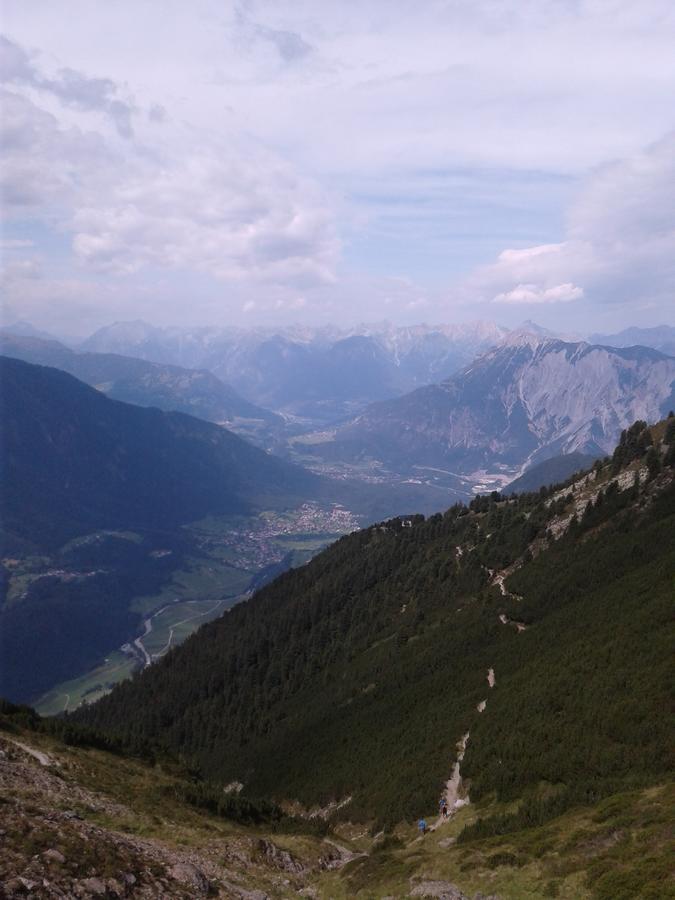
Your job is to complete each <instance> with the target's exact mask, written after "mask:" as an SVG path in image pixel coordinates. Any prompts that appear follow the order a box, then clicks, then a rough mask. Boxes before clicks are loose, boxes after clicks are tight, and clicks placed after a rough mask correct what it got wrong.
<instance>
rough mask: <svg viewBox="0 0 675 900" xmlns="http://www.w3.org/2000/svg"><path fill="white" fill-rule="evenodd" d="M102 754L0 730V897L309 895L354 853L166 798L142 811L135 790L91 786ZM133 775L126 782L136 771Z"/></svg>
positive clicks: (243, 898) (247, 899)
mask: <svg viewBox="0 0 675 900" xmlns="http://www.w3.org/2000/svg"><path fill="white" fill-rule="evenodd" d="M99 756H100V757H103V756H104V755H103V754H96V753H95V752H92V753H85V752H84V751H82V750H75V749H71V748H63V749H62V750H61V749H59V751H58V752H54V751H53V750H46V749H45V748H44V747H42V748H41V749H40V748H38V747H37V746H35V744H34V743H33V744H28V743H27V742H26V738H25V736H22V737H21V740H19V739H18V738H16V737H14V736H9V735H0V898H14V897H35V898H42V897H68V898H71V897H75V898H83V900H84V898H92V897H102V898H122V897H133V898H160V897H161V898H165V897H172V898H173V897H175V898H193V897H200V896H204V897H206V896H214V897H228V898H230V897H231V898H240V900H265V898H267V897H282V896H297V895H298V894H300V895H303V894H304V895H305V896H313V895H316V894H315V892H314V889H313V888H312V887H311V884H310V882H311V881H312V880H313V879H312V875H313V874H319V873H321V872H323V871H329V870H331V869H336V868H339V867H340V866H342V865H343V864H344V863H345V862H347V861H349V860H350V859H351V858H352V854H351V852H350V851H349V850H347V849H346V848H343V847H341V846H339V845H337V844H335V843H334V842H332V841H328V840H321V839H320V838H313V837H309V836H306V837H298V836H294V837H293V838H289V837H288V836H285V835H280V836H279V837H278V838H277V840H273V839H271V838H270V837H267V836H263V835H261V834H258V833H256V832H254V831H253V830H248V831H247V830H246V829H243V828H240V829H236V828H234V827H233V826H230V825H229V824H228V823H225V824H223V826H222V827H220V824H219V823H218V822H217V820H208V819H207V817H204V816H201V817H200V816H199V815H196V816H195V814H194V813H192V812H191V811H189V810H188V811H184V812H185V815H181V810H180V808H178V807H176V806H173V808H172V806H171V803H170V802H169V803H168V805H167V803H166V802H163V805H162V806H161V808H158V809H157V814H156V815H153V814H152V813H150V814H149V815H148V814H147V813H141V814H139V812H138V809H137V804H138V801H139V796H133V797H132V796H130V797H129V801H130V803H133V804H134V806H135V807H136V808H135V809H134V810H132V809H131V807H130V805H127V804H125V803H123V802H120V799H119V798H118V797H116V796H111V795H110V794H109V793H107V792H103V791H99V790H94V789H91V788H90V787H88V786H87V782H89V783H91V782H92V781H96V779H97V778H100V777H101V773H100V771H99V770H98V766H99V764H100V760H99V758H98V757H99ZM108 759H111V758H110V757H108ZM112 760H113V763H112V764H113V767H114V766H115V761H114V758H112ZM120 765H121V767H122V768H123V769H124V772H121V771H120V772H117V773H116V774H115V773H112V776H113V778H114V777H117V779H118V785H120V786H122V785H123V784H124V779H125V778H129V775H130V766H129V764H128V762H126V761H125V762H124V764H123V766H122V764H120ZM138 768H139V771H141V770H142V767H141V766H140V765H139V767H138ZM131 770H133V766H131ZM131 775H132V776H133V778H131V779H130V780H129V784H128V785H127V788H133V783H132V782H133V780H134V779H136V780H137V779H138V773H134V772H133V771H131ZM157 781H158V783H157V784H150V792H151V793H152V792H158V791H159V792H160V793H166V790H165V788H166V787H167V784H168V781H167V784H163V783H161V782H162V778H161V776H159V775H158V776H157ZM143 790H144V791H145V795H142V794H141V795H140V799H141V801H142V803H143V805H145V804H146V803H147V801H148V799H149V797H148V796H147V791H148V787H147V785H145V784H144V788H143ZM153 820H154V821H153ZM134 832H135V833H134ZM284 844H286V845H288V844H291V845H292V846H293V850H291V849H288V847H287V846H282V845H284Z"/></svg>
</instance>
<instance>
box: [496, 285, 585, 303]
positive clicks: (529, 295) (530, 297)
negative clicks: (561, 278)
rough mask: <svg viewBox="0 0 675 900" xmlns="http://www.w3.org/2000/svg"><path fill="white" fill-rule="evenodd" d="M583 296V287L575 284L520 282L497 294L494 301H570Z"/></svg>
mask: <svg viewBox="0 0 675 900" xmlns="http://www.w3.org/2000/svg"><path fill="white" fill-rule="evenodd" d="M583 296H584V292H583V289H582V288H580V287H577V286H576V285H575V284H569V283H568V284H557V285H555V286H554V287H550V288H541V287H538V286H537V285H536V284H519V285H517V286H516V287H515V288H513V290H511V291H506V292H502V293H501V294H497V296H496V297H495V298H494V299H493V303H570V302H571V301H572V300H580V299H581V298H582V297H583Z"/></svg>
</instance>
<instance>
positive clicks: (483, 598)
mask: <svg viewBox="0 0 675 900" xmlns="http://www.w3.org/2000/svg"><path fill="white" fill-rule="evenodd" d="M674 430H675V429H673V427H672V424H670V427H669V428H668V433H667V435H666V440H667V441H669V442H670V443H666V442H664V441H662V438H663V435H664V432H665V426H659V427H658V428H657V429H655V430H653V431H650V430H649V429H647V428H646V426H645V425H644V423H638V424H637V425H636V426H635V428H633V429H631V430H630V432H629V433H628V434H626V435H624V437H623V438H622V442H621V445H620V447H619V448H618V449H617V452H616V454H615V456H614V459H613V461H610V462H608V463H607V464H606V465H605V466H604V467H602V466H597V467H596V469H594V471H593V472H592V473H591V474H590V475H589V476H587V477H586V478H584V479H582V480H579V481H577V482H573V483H572V484H570V485H568V486H567V487H566V488H565V489H563V490H561V491H558V492H554V491H553V490H549V491H546V490H543V491H541V492H540V493H539V494H530V495H520V496H518V497H516V498H512V499H504V498H502V497H500V496H499V495H492V496H491V497H479V498H476V499H475V500H474V501H473V502H472V503H471V504H470V507H469V508H466V507H464V506H461V505H457V506H455V507H453V508H452V509H450V510H448V511H447V513H446V514H445V515H436V516H432V517H431V518H429V519H427V520H424V519H423V517H421V516H420V517H414V518H412V519H399V520H395V521H390V522H387V523H384V524H381V525H378V526H373V527H371V528H368V529H366V530H364V531H361V532H358V533H356V534H353V535H350V536H348V537H345V538H343V539H341V540H340V541H338V542H337V543H336V544H334V545H333V546H331V547H330V548H328V549H327V550H326V551H324V552H323V553H321V554H320V555H319V556H318V557H316V558H315V559H314V560H313V561H312V562H311V563H309V564H308V565H307V566H305V567H303V568H301V569H299V570H295V571H293V572H289V573H287V574H284V575H282V576H281V577H280V578H278V579H277V580H276V581H275V582H273V583H272V584H271V585H269V586H267V587H265V588H264V589H263V590H261V591H260V592H259V593H258V594H257V595H256V596H255V597H253V598H252V600H250V601H249V602H248V603H246V604H243V605H241V606H239V607H237V608H235V609H234V610H233V611H232V612H231V613H229V614H228V615H227V616H225V617H224V618H222V619H220V620H218V621H216V622H214V623H212V624H211V625H208V626H206V627H205V628H203V629H202V630H201V631H200V632H199V634H198V636H197V637H193V638H192V639H190V640H189V641H188V642H187V643H186V644H184V645H183V646H182V647H181V648H179V649H178V650H176V651H175V652H173V653H171V654H169V655H168V656H167V657H166V658H165V659H164V660H162V661H161V662H160V663H159V664H157V665H156V666H153V667H152V668H150V669H149V670H147V671H145V672H144V673H143V674H142V676H141V677H138V678H136V679H134V680H133V681H132V682H129V683H127V684H125V685H122V686H121V687H119V688H118V689H116V690H115V691H114V692H113V693H112V694H111V695H110V696H108V697H107V698H105V699H103V700H102V701H101V702H99V703H97V704H96V705H95V706H93V707H91V708H89V709H87V710H85V711H83V712H82V713H80V714H79V718H81V719H82V720H83V721H86V722H88V723H91V724H93V725H96V726H97V727H100V728H102V729H106V730H108V731H110V732H113V733H115V734H117V735H120V736H121V737H122V738H123V740H124V741H126V742H127V743H128V745H129V746H131V747H133V746H140V745H141V744H143V743H144V742H146V741H150V742H154V743H157V744H159V745H161V746H164V747H166V748H169V749H172V750H175V751H180V752H181V753H183V754H185V756H186V758H188V759H190V760H192V761H193V762H194V763H196V764H198V765H199V766H200V768H201V770H202V771H203V772H204V773H205V774H206V775H207V776H208V777H209V778H212V779H214V780H216V781H221V782H227V781H231V780H234V779H236V780H239V781H242V782H243V783H244V784H245V785H246V789H247V790H249V791H250V792H252V793H253V794H255V795H259V796H266V797H271V798H274V799H277V800H283V799H288V798H297V799H299V800H300V801H302V802H303V803H305V804H312V803H315V802H319V803H325V802H328V801H340V800H346V799H347V798H351V799H350V800H349V802H347V803H345V805H344V806H343V807H342V809H341V811H340V815H342V816H344V817H345V818H349V819H350V820H352V821H353V820H357V819H362V820H370V821H372V820H373V819H375V820H376V821H379V822H382V823H388V824H389V825H393V824H394V823H396V822H398V821H400V820H410V819H412V818H414V817H416V816H417V815H419V814H420V812H425V813H427V814H429V812H430V810H433V809H434V807H435V805H436V801H437V798H438V796H439V794H440V792H441V788H442V785H443V784H444V782H445V781H446V780H447V779H448V777H449V775H450V771H451V769H452V765H453V763H454V760H455V754H456V751H455V746H456V744H457V742H458V741H459V739H460V738H461V736H462V735H464V734H465V733H466V732H469V733H470V738H469V740H468V746H467V751H466V757H465V759H464V761H463V763H462V776H463V778H464V779H467V782H468V783H469V784H470V795H471V798H472V800H476V801H481V800H487V799H489V798H491V797H492V798H494V799H495V800H497V801H499V802H509V801H513V800H517V799H521V800H522V799H523V798H527V797H529V798H530V799H529V800H528V801H527V802H526V803H524V805H522V806H521V807H520V811H519V815H520V818H518V817H517V816H513V817H512V818H511V819H509V818H508V817H506V819H504V820H501V819H495V820H492V819H490V820H488V821H485V822H483V823H482V824H481V825H480V826H476V828H477V829H478V830H479V831H480V834H483V835H489V834H492V833H508V832H509V831H512V830H515V829H518V828H521V827H523V825H524V824H537V823H542V822H545V821H546V820H547V819H549V818H551V817H553V816H556V815H559V814H560V813H561V812H563V811H564V810H566V809H568V808H572V807H573V806H575V805H576V804H579V803H581V804H584V803H589V802H595V801H597V800H598V799H599V798H601V797H603V796H607V795H609V794H611V793H613V792H616V791H618V790H625V789H634V788H638V787H641V786H645V785H649V784H654V783H658V782H659V781H661V780H663V779H665V778H667V776H668V774H669V773H670V772H672V768H671V764H672V760H671V759H670V758H669V754H668V749H669V746H670V745H671V744H672V741H671V740H669V739H670V738H671V737H672V734H671V730H670V728H669V725H668V721H667V719H666V717H665V714H664V711H665V710H666V709H667V708H668V696H667V691H668V683H669V679H668V660H669V658H670V656H669V649H672V637H673V635H672V631H669V626H668V621H669V615H670V613H671V612H672V600H673V573H675V545H673V541H672V535H673V533H675V486H674V484H673V443H672V442H673V439H674V437H675V436H674V435H673V431H674ZM654 442H656V443H655V445H654ZM584 510H585V511H584ZM490 670H492V674H494V677H495V680H496V683H495V684H494V687H490V685H489V683H488V673H489V672H490ZM482 701H487V706H486V708H485V709H484V711H482V712H480V711H479V709H478V707H479V705H481V704H482ZM469 780H470V781H469ZM542 785H548V786H549V787H548V788H547V789H546V790H544V792H543V794H541V793H540V789H541V787H542ZM528 804H529V805H528ZM481 829H482V830H481ZM476 833H478V832H476ZM468 836H470V834H468V835H467V837H468Z"/></svg>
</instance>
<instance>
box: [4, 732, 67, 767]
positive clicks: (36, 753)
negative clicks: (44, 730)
mask: <svg viewBox="0 0 675 900" xmlns="http://www.w3.org/2000/svg"><path fill="white" fill-rule="evenodd" d="M5 740H6V741H8V742H9V743H10V744H14V746H15V747H18V748H19V749H20V750H23V752H24V753H27V754H28V755H29V756H32V757H33V759H36V760H37V761H38V762H39V763H40V765H41V766H55V765H56V766H57V765H58V763H57V762H56V760H54V759H52V758H51V756H49V755H48V754H47V753H43V752H42V750H36V749H35V748H34V747H29V746H28V744H24V743H22V741H16V740H14V738H9V737H5Z"/></svg>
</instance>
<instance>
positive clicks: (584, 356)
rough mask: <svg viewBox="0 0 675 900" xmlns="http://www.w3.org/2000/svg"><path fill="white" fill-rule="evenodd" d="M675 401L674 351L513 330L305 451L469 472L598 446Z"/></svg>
mask: <svg viewBox="0 0 675 900" xmlns="http://www.w3.org/2000/svg"><path fill="white" fill-rule="evenodd" d="M673 406H675V358H672V357H668V356H666V355H664V354H662V353H660V352H658V351H656V350H651V349H649V348H646V347H630V348H624V349H615V348H609V347H602V346H598V345H593V344H588V343H584V342H577V343H569V342H565V341H561V340H557V339H549V338H545V339H541V338H540V337H538V336H536V335H531V334H529V333H527V332H515V333H513V334H512V335H509V336H508V337H507V338H506V339H505V340H504V341H502V342H501V344H500V345H499V346H497V347H495V348H494V349H492V350H490V351H488V352H487V353H486V354H484V355H483V356H482V357H480V358H478V359H477V360H475V361H474V362H472V363H471V364H470V365H469V366H467V367H466V368H464V369H463V370H462V371H461V372H459V373H458V374H457V375H455V376H453V377H452V378H450V379H448V380H446V381H444V382H443V383H441V384H439V385H432V386H429V387H424V388H421V389H419V390H417V391H414V392H412V393H410V394H407V395H405V396H403V397H400V398H397V399H395V400H390V401H387V402H384V403H378V404H373V405H372V406H370V407H369V408H368V409H367V410H365V412H363V413H362V414H361V415H360V416H358V417H357V418H355V419H353V420H352V421H351V422H349V423H347V424H345V425H343V426H342V427H340V428H338V429H337V430H336V431H335V432H334V433H333V434H332V435H330V439H326V440H324V441H323V443H316V444H315V445H314V446H313V447H312V452H314V453H315V454H317V455H321V456H323V457H324V458H326V459H339V460H354V459H362V458H364V457H373V458H375V459H379V460H381V461H382V462H384V463H385V464H386V465H389V466H390V467H393V468H395V469H397V470H399V471H400V470H403V469H404V468H405V467H406V466H412V465H426V466H447V467H449V468H451V469H453V470H456V471H458V472H464V473H469V472H471V471H474V470H477V469H481V468H490V467H494V466H499V465H504V466H522V465H525V464H532V463H534V462H538V461H541V460H543V459H546V458H548V457H551V456H556V455H559V454H564V453H571V452H573V451H580V452H583V453H587V454H591V455H595V456H602V455H604V454H606V453H608V452H609V451H610V450H611V449H612V447H613V446H614V444H615V443H616V440H617V438H618V436H619V433H620V432H621V430H622V429H623V428H625V427H627V426H628V425H629V424H630V423H631V422H633V421H634V420H635V419H647V420H654V419H657V418H659V417H660V416H662V415H664V414H666V413H667V411H668V410H669V409H671V408H672V407H673Z"/></svg>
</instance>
